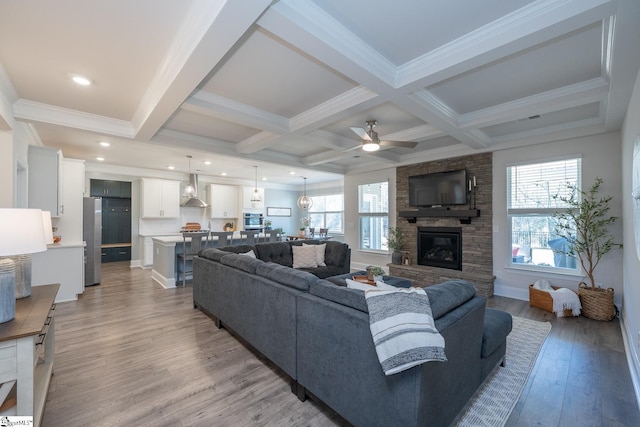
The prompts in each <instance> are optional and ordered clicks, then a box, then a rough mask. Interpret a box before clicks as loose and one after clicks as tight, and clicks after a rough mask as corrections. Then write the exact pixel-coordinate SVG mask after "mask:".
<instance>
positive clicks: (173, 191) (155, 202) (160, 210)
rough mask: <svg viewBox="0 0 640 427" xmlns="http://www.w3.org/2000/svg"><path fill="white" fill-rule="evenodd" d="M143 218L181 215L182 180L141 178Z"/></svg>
mask: <svg viewBox="0 0 640 427" xmlns="http://www.w3.org/2000/svg"><path fill="white" fill-rule="evenodd" d="M141 183H142V185H141V187H142V191H141V200H142V206H141V213H140V216H141V217H142V218H178V217H180V182H179V181H167V180H163V179H148V178H143V179H142V180H141Z"/></svg>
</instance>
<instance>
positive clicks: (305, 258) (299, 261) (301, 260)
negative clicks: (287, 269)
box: [291, 246, 318, 268]
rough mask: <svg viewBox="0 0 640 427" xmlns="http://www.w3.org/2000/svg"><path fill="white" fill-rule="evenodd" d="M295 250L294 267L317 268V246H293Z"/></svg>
mask: <svg viewBox="0 0 640 427" xmlns="http://www.w3.org/2000/svg"><path fill="white" fill-rule="evenodd" d="M291 251H292V252H293V268H315V267H317V266H318V263H317V262H316V248H315V247H314V246H291Z"/></svg>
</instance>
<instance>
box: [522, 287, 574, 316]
mask: <svg viewBox="0 0 640 427" xmlns="http://www.w3.org/2000/svg"><path fill="white" fill-rule="evenodd" d="M551 287H552V288H553V290H556V289H559V288H558V287H557V286H551ZM529 305H530V306H531V307H537V308H541V309H542V310H544V311H548V312H549V313H555V311H553V298H551V294H550V293H549V292H546V291H541V290H540V289H536V288H534V287H533V285H529ZM563 314H564V317H572V316H573V312H572V311H571V310H568V309H565V310H564V312H563Z"/></svg>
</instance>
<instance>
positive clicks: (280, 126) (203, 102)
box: [181, 91, 289, 134]
mask: <svg viewBox="0 0 640 427" xmlns="http://www.w3.org/2000/svg"><path fill="white" fill-rule="evenodd" d="M181 108H182V109H183V110H186V111H191V112H194V113H197V114H201V115H203V116H208V117H215V118H218V119H223V120H227V121H232V122H235V123H239V124H242V125H244V126H248V127H251V128H254V129H260V130H265V131H268V132H272V133H277V134H283V133H288V132H289V121H288V120H287V119H286V118H285V117H282V116H279V115H277V114H273V113H269V112H267V111H264V110H261V109H259V108H255V107H252V106H250V105H246V104H243V103H241V102H237V101H234V100H232V99H228V98H224V97H222V96H219V95H215V94H213V93H211V92H205V91H198V92H196V93H195V94H193V96H191V97H190V98H189V99H188V100H186V101H185V102H184V104H182V107H181Z"/></svg>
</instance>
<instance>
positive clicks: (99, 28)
mask: <svg viewBox="0 0 640 427" xmlns="http://www.w3.org/2000/svg"><path fill="white" fill-rule="evenodd" d="M638 22H640V2H638V1H634V0H620V1H606V0H538V1H532V0H510V1H504V0H483V1H481V2H479V1H471V0H430V1H417V0H416V1H410V0H403V1H394V2H390V1H370V0H369V1H367V0H350V1H344V0H276V1H271V0H245V1H226V2H225V1H212V0H181V1H168V0H164V1H158V0H136V1H128V0H112V1H97V0H92V1H82V2H80V1H74V0H57V1H55V2H53V1H42V0H22V1H11V2H9V1H6V2H2V3H0V64H1V65H2V67H3V68H4V72H2V70H0V82H4V83H2V84H0V87H4V88H5V91H6V92H8V93H7V94H6V95H7V96H8V98H9V100H10V103H11V104H12V105H13V110H14V111H13V113H14V116H15V117H16V119H17V120H19V121H20V122H24V123H27V124H28V126H29V128H30V129H31V130H32V131H33V133H35V134H37V135H38V137H39V138H40V139H41V140H42V142H43V143H44V144H45V145H48V146H54V147H59V148H61V149H62V150H63V152H64V154H65V156H66V157H73V158H80V159H85V160H87V161H89V162H94V161H95V158H96V157H97V156H101V157H104V158H105V160H104V162H105V163H106V164H111V165H120V166H128V167H142V168H148V169H165V168H166V167H167V166H168V165H170V164H172V165H174V166H176V169H177V170H179V171H184V172H187V169H188V165H187V161H186V159H185V156H186V155H192V156H193V158H194V160H193V162H194V163H193V168H194V169H197V170H198V171H199V173H201V174H210V175H217V174H219V173H221V172H222V171H225V172H228V173H229V174H230V176H233V174H236V175H237V176H238V177H252V176H253V172H254V169H253V165H259V166H260V167H261V169H260V170H261V174H262V175H265V176H269V179H270V180H273V181H274V182H287V181H291V180H292V179H293V178H292V175H290V174H289V172H290V171H295V174H296V175H303V174H304V175H307V176H309V179H310V182H320V181H330V180H333V179H335V178H336V177H337V176H339V175H342V174H349V173H354V172H361V171H368V170H375V169H382V168H387V167H394V166H398V165H402V164H407V163H413V162H419V161H426V160H431V159H435V158H441V157H445V156H454V155H462V154H469V153H473V152H479V151H489V150H496V149H501V148H507V147H514V146H524V145H532V144H538V143H543V142H548V141H554V140H558V139H563V138H569V137H576V136H582V135H590V134H598V133H604V132H609V131H615V130H618V129H620V126H621V124H622V120H623V118H624V113H625V111H626V107H627V104H628V102H629V98H630V96H631V91H632V88H633V83H634V81H635V78H636V75H637V73H638V69H639V66H640V49H638V40H640V29H639V25H640V24H638ZM72 74H81V75H85V76H87V77H89V78H90V79H91V80H93V82H94V83H93V85H91V86H88V87H80V86H77V85H75V84H74V83H72V82H71V80H70V78H69V76H70V75H72ZM6 88H8V89H6ZM369 119H375V120H377V122H378V124H377V127H376V129H375V130H376V131H377V132H378V134H379V136H380V139H382V140H402V141H415V142H417V146H416V148H413V149H409V148H391V147H382V148H381V149H380V150H379V151H376V152H373V153H367V152H364V151H363V150H362V149H361V148H360V145H361V143H362V141H361V139H360V138H359V137H358V136H357V135H356V134H355V133H354V132H353V131H351V129H350V127H365V121H366V120H369ZM100 141H108V142H110V143H111V146H110V147H109V148H102V147H100V146H99V145H98V142H100ZM204 160H209V161H211V162H212V163H211V165H204V164H203V163H202V161H204ZM336 174H339V175H336Z"/></svg>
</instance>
